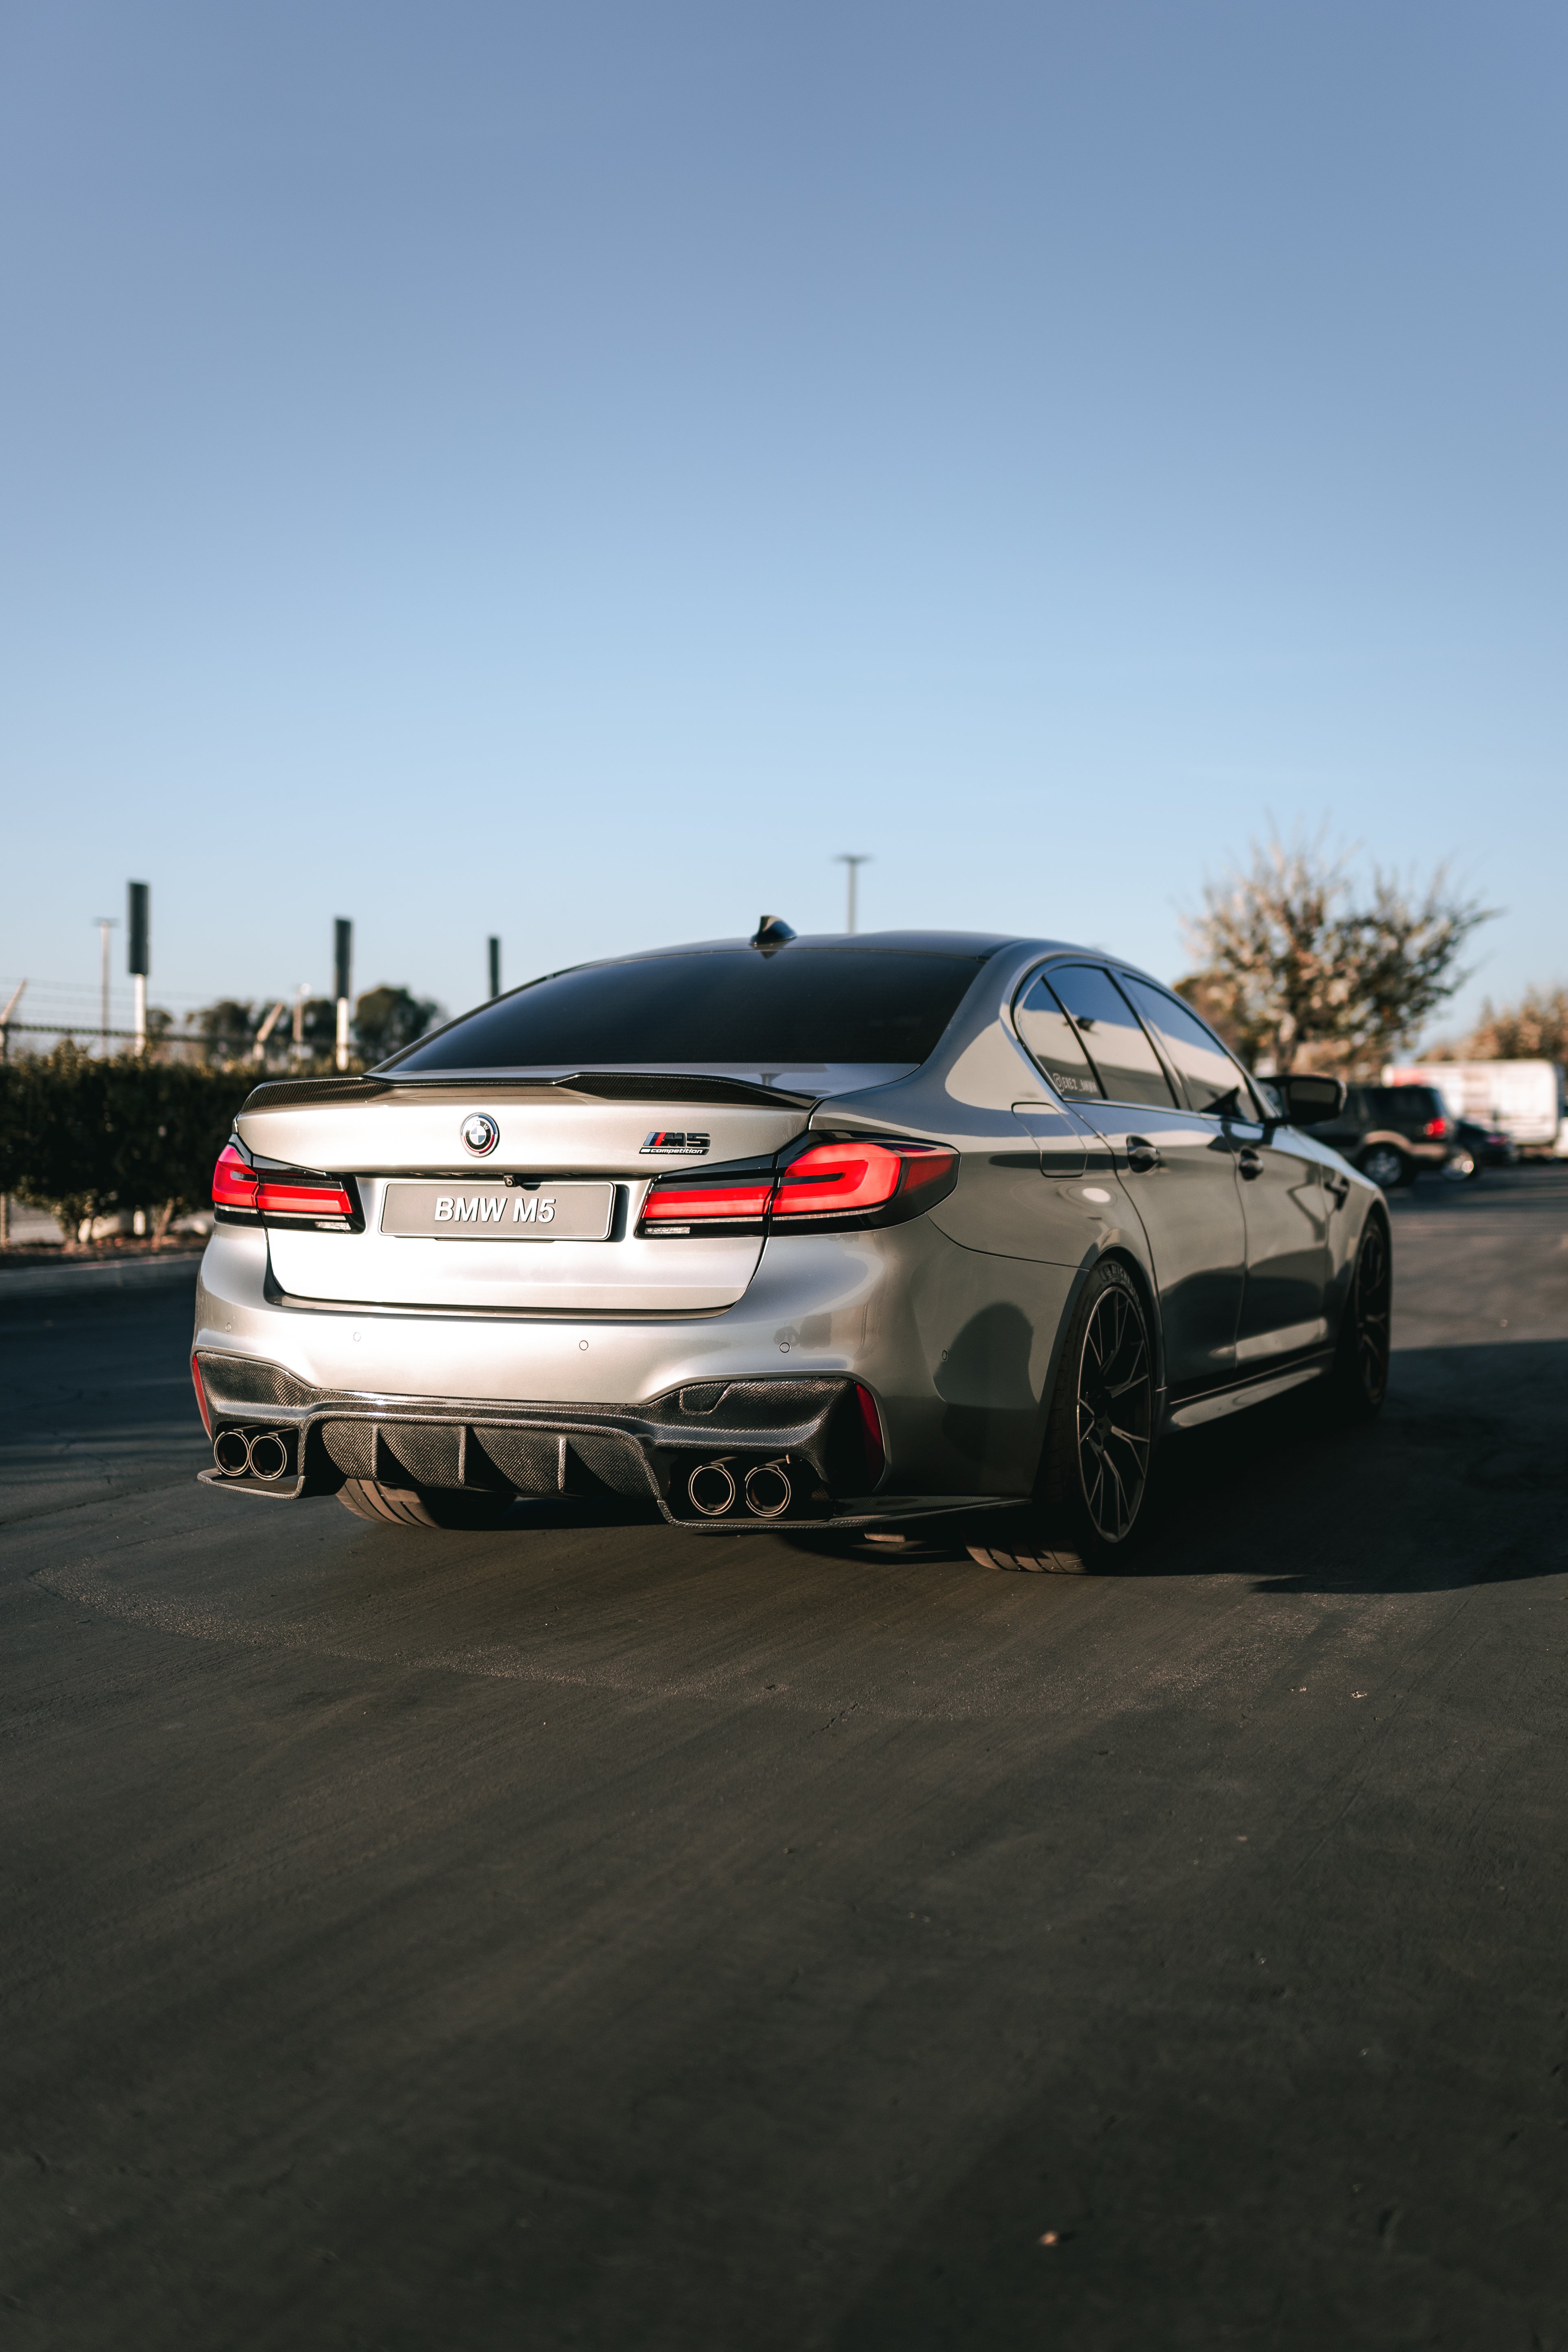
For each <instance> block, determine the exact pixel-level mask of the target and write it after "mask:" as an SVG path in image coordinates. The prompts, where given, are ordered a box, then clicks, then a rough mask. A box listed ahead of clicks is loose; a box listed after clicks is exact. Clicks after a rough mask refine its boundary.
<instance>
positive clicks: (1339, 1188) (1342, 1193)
mask: <svg viewBox="0 0 1568 2352" xmlns="http://www.w3.org/2000/svg"><path fill="white" fill-rule="evenodd" d="M1323 1189H1324V1191H1325V1192H1328V1193H1329V1195H1330V1196H1331V1199H1332V1201H1333V1204H1334V1206H1335V1208H1336V1209H1342V1208H1343V1207H1344V1204H1345V1202H1346V1201H1347V1200H1348V1199H1349V1198H1350V1189H1351V1180H1350V1178H1349V1177H1348V1176H1325V1177H1324V1179H1323Z"/></svg>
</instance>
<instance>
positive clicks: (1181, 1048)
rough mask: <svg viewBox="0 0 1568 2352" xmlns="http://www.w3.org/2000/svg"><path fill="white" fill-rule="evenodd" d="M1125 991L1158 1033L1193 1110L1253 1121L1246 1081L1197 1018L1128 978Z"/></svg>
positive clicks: (1161, 993) (1158, 992)
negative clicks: (1251, 1119)
mask: <svg viewBox="0 0 1568 2352" xmlns="http://www.w3.org/2000/svg"><path fill="white" fill-rule="evenodd" d="M1121 986H1122V987H1123V988H1124V989H1125V990H1126V992H1127V993H1128V995H1129V996H1130V997H1131V999H1132V1002H1133V1004H1134V1005H1135V1006H1136V1008H1137V1010H1138V1011H1139V1012H1140V1013H1142V1016H1143V1018H1144V1020H1145V1021H1146V1022H1147V1023H1148V1024H1149V1026H1150V1028H1151V1029H1153V1030H1155V1031H1157V1032H1158V1034H1159V1037H1160V1042H1161V1043H1162V1045H1163V1046H1164V1048H1165V1051H1166V1053H1167V1054H1168V1055H1170V1057H1171V1060H1172V1062H1173V1064H1174V1066H1175V1071H1176V1076H1178V1077H1179V1078H1180V1079H1181V1081H1182V1084H1183V1086H1184V1087H1185V1088H1186V1093H1187V1108H1188V1109H1189V1110H1201V1111H1207V1112H1209V1113H1210V1114H1211V1115H1213V1114H1219V1115H1221V1116H1223V1117H1225V1118H1251V1117H1252V1097H1251V1093H1250V1090H1249V1088H1248V1087H1247V1080H1246V1078H1245V1077H1244V1076H1243V1075H1242V1073H1241V1071H1240V1070H1239V1069H1238V1068H1237V1065H1236V1064H1235V1063H1234V1062H1233V1061H1232V1060H1231V1058H1230V1055H1228V1054H1227V1053H1226V1050H1225V1047H1224V1046H1223V1045H1221V1044H1220V1042H1219V1040H1218V1038H1217V1037H1211V1036H1210V1034H1209V1033H1208V1031H1207V1030H1206V1029H1205V1027H1204V1024H1203V1023H1202V1022H1201V1021H1200V1020H1199V1019H1198V1018H1197V1015H1196V1014H1195V1013H1189V1012H1188V1010H1187V1008H1186V1006H1185V1005H1184V1004H1183V1003H1181V1001H1180V1000H1179V998H1177V997H1174V996H1167V995H1166V994H1165V992H1164V990H1163V989H1162V988H1150V987H1149V986H1148V985H1147V984H1146V982H1143V981H1141V980H1133V979H1131V977H1127V976H1124V977H1123V978H1122V980H1121Z"/></svg>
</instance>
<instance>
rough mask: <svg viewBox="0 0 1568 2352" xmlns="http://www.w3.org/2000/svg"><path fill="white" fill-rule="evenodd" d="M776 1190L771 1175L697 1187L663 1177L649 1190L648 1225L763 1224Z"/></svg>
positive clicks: (645, 1204) (645, 1215) (645, 1218)
mask: <svg viewBox="0 0 1568 2352" xmlns="http://www.w3.org/2000/svg"><path fill="white" fill-rule="evenodd" d="M772 1192H773V1178H772V1177H771V1176H738V1177H737V1178H736V1179H735V1180H734V1181H733V1182H732V1183H729V1184H694V1183H692V1182H690V1181H683V1180H682V1179H681V1178H679V1177H673V1178H672V1177H668V1176H667V1177H664V1178H663V1179H661V1180H660V1181H658V1183H656V1184H653V1185H650V1187H649V1188H648V1195H647V1200H646V1201H645V1202H643V1213H642V1221H643V1223H644V1224H645V1225H699V1224H712V1223H715V1222H722V1223H725V1224H752V1225H761V1223H762V1222H763V1217H764V1216H765V1215H766V1214H767V1207H768V1198H769V1195H770V1194H771V1193H772Z"/></svg>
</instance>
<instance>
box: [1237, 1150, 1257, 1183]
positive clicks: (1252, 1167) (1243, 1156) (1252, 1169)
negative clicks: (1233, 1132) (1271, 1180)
mask: <svg viewBox="0 0 1568 2352" xmlns="http://www.w3.org/2000/svg"><path fill="white" fill-rule="evenodd" d="M1236 1164H1237V1167H1238V1168H1239V1169H1240V1171H1241V1172H1242V1174H1243V1175H1244V1176H1245V1177H1246V1178H1247V1181H1248V1182H1250V1181H1251V1180H1252V1178H1253V1177H1254V1176H1261V1175H1262V1173H1263V1154H1262V1152H1261V1151H1255V1150H1253V1148H1252V1146H1251V1144H1250V1143H1249V1144H1247V1146H1246V1147H1245V1148H1244V1149H1243V1150H1240V1151H1238V1152H1237V1156H1236Z"/></svg>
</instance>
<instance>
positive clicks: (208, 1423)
mask: <svg viewBox="0 0 1568 2352" xmlns="http://www.w3.org/2000/svg"><path fill="white" fill-rule="evenodd" d="M191 1386H192V1387H193V1388H194V1389H195V1392H196V1403H197V1406H198V1408H199V1409H200V1412H201V1416H202V1427H203V1428H204V1429H205V1431H206V1433H207V1435H208V1436H209V1437H210V1436H211V1435H212V1433H213V1417H212V1408H211V1406H210V1405H209V1404H208V1402H207V1392H206V1391H205V1388H204V1387H203V1386H202V1368H201V1366H200V1364H199V1363H198V1362H197V1361H196V1360H195V1356H193V1357H192V1358H191Z"/></svg>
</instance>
